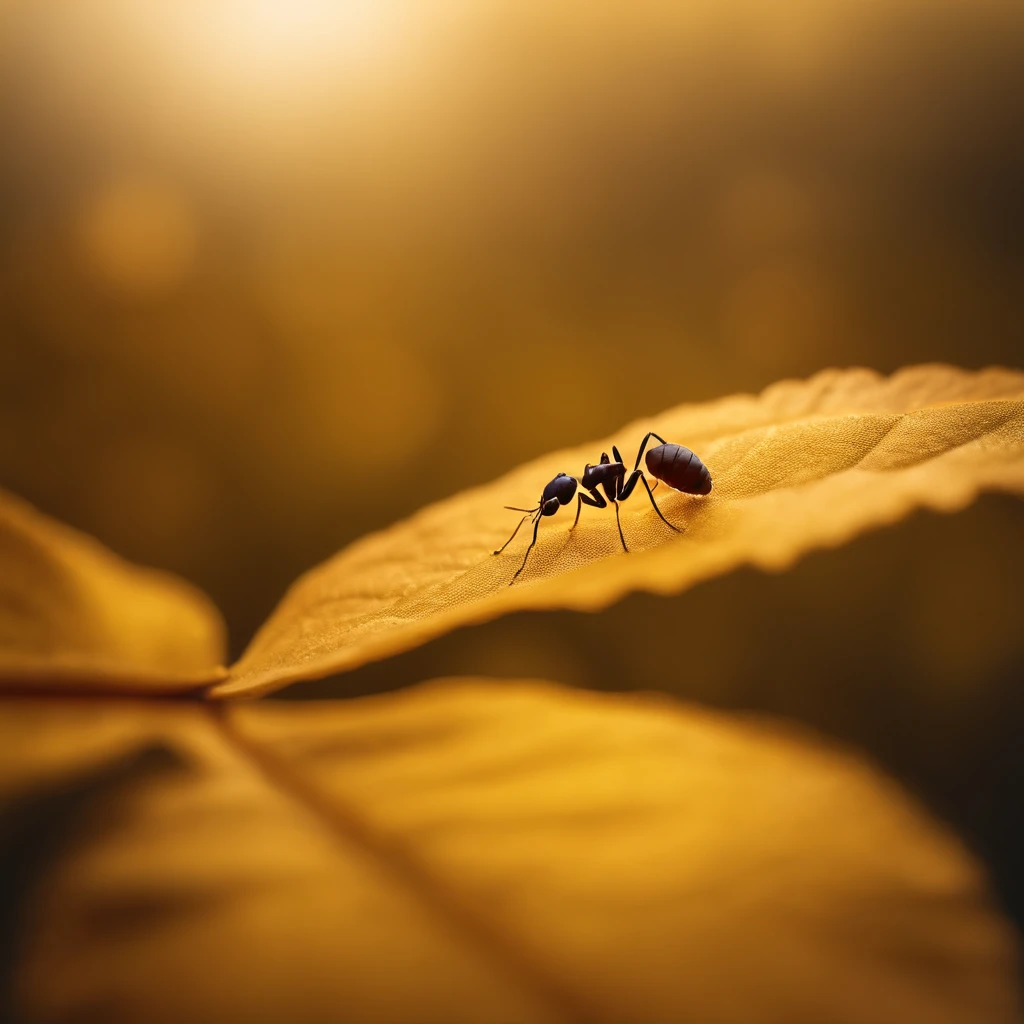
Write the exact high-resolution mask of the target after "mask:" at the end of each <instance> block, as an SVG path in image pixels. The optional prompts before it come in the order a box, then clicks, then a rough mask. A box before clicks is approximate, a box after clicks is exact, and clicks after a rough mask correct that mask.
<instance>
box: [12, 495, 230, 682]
mask: <svg viewBox="0 0 1024 1024" xmlns="http://www.w3.org/2000/svg"><path fill="white" fill-rule="evenodd" d="M224 653H225V641H224V626H223V623H222V621H221V617H220V614H219V612H218V611H217V609H216V608H215V607H214V606H213V605H212V604H211V602H210V600H209V599H208V598H207V597H206V596H205V595H203V594H202V593H201V592H200V591H199V590H197V589H196V588H194V587H192V586H190V585H189V584H187V583H185V582H184V581H182V580H180V579H177V578H176V577H174V576H171V575H170V574H168V573H161V572H157V571H156V570H153V569H143V568H140V567H139V566H135V565H131V564H130V563H128V562H125V561H124V560H123V559H121V558H118V557H117V556H116V555H114V554H113V553H112V552H110V551H108V550H107V549H106V548H104V547H102V546H101V545H100V544H99V543H98V542H97V541H95V540H93V539H92V538H91V537H87V536H85V535H83V534H81V533H78V532H77V531H75V530H73V529H71V528H70V527H68V526H65V525H63V524H62V523H57V522H55V521H54V520H52V519H50V518H49V517H47V516H44V515H41V514H40V513H38V512H36V510H35V509H33V508H32V507H31V506H30V505H28V504H26V503H25V502H23V501H21V500H20V499H18V498H15V497H14V496H13V495H10V494H6V493H4V492H3V491H0V686H2V685H4V684H5V683H6V684H8V685H10V684H24V683H30V684H33V685H43V686H54V687H65V686H72V687H75V688H79V689H80V688H81V687H82V686H83V684H94V685H95V686H97V687H101V688H103V689H106V690H109V689H126V690H133V691H143V692H169V691H177V690H188V689H195V688H196V687H197V686H201V685H203V684H204V683H209V682H212V681H214V680H216V679H218V678H222V677H223V676H224V674H225V673H224V670H223V669H220V668H218V666H219V665H220V664H221V663H222V662H223V660H224Z"/></svg>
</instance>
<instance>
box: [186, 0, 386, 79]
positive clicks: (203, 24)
mask: <svg viewBox="0 0 1024 1024" xmlns="http://www.w3.org/2000/svg"><path fill="white" fill-rule="evenodd" d="M397 13H398V4H397V3H395V2H394V0H340V2H327V0H214V2H212V3H204V4H202V5H191V6H186V7H183V8H182V9H181V12H180V14H181V16H182V17H183V18H187V19H188V22H189V24H190V28H191V32H192V35H193V39H194V43H195V46H196V49H195V50H194V51H193V52H194V53H196V54H197V55H198V56H199V57H200V58H203V57H209V58H211V59H213V60H215V61H216V62H217V63H218V64H219V65H221V66H223V67H225V69H226V70H228V71H229V72H230V71H234V72H236V73H239V72H240V73H242V74H243V75H244V74H246V73H252V72H256V73H266V74H280V73H282V72H283V73H285V74H289V75H295V76H301V77H303V78H309V77H312V76H316V75H318V74H319V73H320V72H321V71H323V70H325V69H330V70H331V71H332V72H337V71H338V70H339V65H342V66H343V65H345V64H350V63H352V62H357V61H360V60H361V59H372V58H373V57H377V56H379V55H380V50H381V48H383V47H385V46H386V45H387V44H388V41H389V39H391V38H393V37H394V35H395V30H396V28H397V27H398V26H397V24H396V21H397Z"/></svg>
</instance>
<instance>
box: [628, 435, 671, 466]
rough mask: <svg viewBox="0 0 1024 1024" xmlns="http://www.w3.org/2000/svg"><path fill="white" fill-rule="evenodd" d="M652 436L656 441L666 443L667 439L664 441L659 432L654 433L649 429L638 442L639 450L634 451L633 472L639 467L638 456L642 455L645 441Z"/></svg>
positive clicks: (645, 445)
mask: <svg viewBox="0 0 1024 1024" xmlns="http://www.w3.org/2000/svg"><path fill="white" fill-rule="evenodd" d="M652 437H653V438H655V439H656V440H657V441H660V442H661V443H662V444H668V441H666V440H665V438H663V437H662V436H661V434H656V433H655V432H654V431H653V430H649V431H648V432H647V435H646V436H645V437H644V439H643V440H642V441H641V442H640V451H638V452H637V453H636V463H635V464H634V466H633V472H636V471H637V470H638V469H639V468H640V457H641V456H642V455H643V453H644V449H645V448H646V447H647V442H648V441H650V439H651V438H652Z"/></svg>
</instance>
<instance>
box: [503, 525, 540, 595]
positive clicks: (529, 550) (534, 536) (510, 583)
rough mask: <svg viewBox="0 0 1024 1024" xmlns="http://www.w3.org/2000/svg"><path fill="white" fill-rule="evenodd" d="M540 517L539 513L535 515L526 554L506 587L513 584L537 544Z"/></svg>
mask: <svg viewBox="0 0 1024 1024" xmlns="http://www.w3.org/2000/svg"><path fill="white" fill-rule="evenodd" d="M540 517H541V513H540V512H538V513H537V518H536V519H534V521H533V540H531V541H530V546H529V547H528V548H527V549H526V554H525V555H523V564H522V565H521V566H519V568H518V569H516V574H515V576H513V577H512V579H510V580H509V581H508V585H509V586H510V587H511V586H512V584H513V583H515V581H516V578H517V577H518V576H519V574H520V573H521V572H522V571H523V570H524V569H525V568H526V560H527V559H528V558H529V557H530V552H531V551H532V550H533V545H534V544H536V543H537V531H538V530H539V529H540Z"/></svg>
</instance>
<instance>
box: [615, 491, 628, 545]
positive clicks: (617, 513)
mask: <svg viewBox="0 0 1024 1024" xmlns="http://www.w3.org/2000/svg"><path fill="white" fill-rule="evenodd" d="M613 504H614V505H615V525H616V526H617V527H618V528H619V540H621V541H622V550H623V551H625V552H626V554H627V555H628V554H629V548H627V547H626V538H625V537H623V536H622V523H621V522H620V521H619V503H618V502H617V501H616V502H613Z"/></svg>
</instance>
